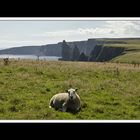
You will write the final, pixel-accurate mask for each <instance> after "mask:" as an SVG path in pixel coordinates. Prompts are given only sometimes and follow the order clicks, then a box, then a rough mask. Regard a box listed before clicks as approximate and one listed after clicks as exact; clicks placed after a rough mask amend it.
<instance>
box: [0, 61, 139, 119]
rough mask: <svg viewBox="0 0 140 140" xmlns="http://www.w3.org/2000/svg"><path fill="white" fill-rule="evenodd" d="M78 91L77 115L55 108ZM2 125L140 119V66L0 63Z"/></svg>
mask: <svg viewBox="0 0 140 140" xmlns="http://www.w3.org/2000/svg"><path fill="white" fill-rule="evenodd" d="M70 87H73V88H78V89H79V90H78V94H79V96H80V97H81V101H82V110H81V111H80V112H79V113H77V114H71V113H68V112H59V111H55V110H54V109H50V108H49V106H48V105H49V100H50V98H51V97H52V96H53V95H54V94H56V93H58V92H64V91H65V90H66V89H68V88H70ZM0 119H1V120H7V119H10V120H11V119H12V120H15V119H16V120H35V119H37V120H120V119H121V120H122V119H123V120H124V119H125V120H134V119H135V120H136V119H140V67H139V66H136V67H134V65H130V64H117V63H94V62H88V63H87V62H63V61H31V60H30V61H29V60H28V61H27V60H26V61H14V60H12V61H11V62H10V64H9V65H7V66H5V65H4V64H3V61H0Z"/></svg>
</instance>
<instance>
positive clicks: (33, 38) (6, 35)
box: [0, 20, 140, 49]
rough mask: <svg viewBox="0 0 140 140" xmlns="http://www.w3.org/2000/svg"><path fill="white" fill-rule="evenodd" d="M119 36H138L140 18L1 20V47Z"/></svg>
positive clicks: (139, 34) (139, 33) (139, 35)
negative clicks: (119, 19)
mask: <svg viewBox="0 0 140 140" xmlns="http://www.w3.org/2000/svg"><path fill="white" fill-rule="evenodd" d="M121 37H140V20H136V21H134V20H133V21H131V20H127V21H126V20H125V21H123V20H121V21H117V20H116V21H114V20H113V21H111V20H93V21H91V20H89V21H86V20H80V21H78V20H77V21H76V20H73V21H70V20H68V21H66V20H65V21H64V20H61V21H60V20H56V21H48V20H47V21H46V20H41V21H40V20H34V21H30V20H25V21H23V20H20V21H15V20H13V21H12V20H0V49H5V48H11V47H20V46H31V45H33V46H34V45H45V44H53V43H58V42H62V41H63V40H66V41H80V40H87V39H89V38H121Z"/></svg>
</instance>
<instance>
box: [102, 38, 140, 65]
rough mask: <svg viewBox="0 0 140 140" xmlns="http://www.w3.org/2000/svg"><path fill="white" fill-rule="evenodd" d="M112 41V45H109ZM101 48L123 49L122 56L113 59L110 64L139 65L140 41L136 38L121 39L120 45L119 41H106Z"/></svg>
mask: <svg viewBox="0 0 140 140" xmlns="http://www.w3.org/2000/svg"><path fill="white" fill-rule="evenodd" d="M112 41H113V42H114V43H111V42H112ZM109 42H110V43H109ZM103 46H104V47H122V48H124V54H123V55H120V56H118V57H116V58H114V59H113V60H112V62H119V63H132V64H140V39H138V38H134V39H132V38H131V39H122V40H121V43H120V40H113V39H106V40H104V44H103Z"/></svg>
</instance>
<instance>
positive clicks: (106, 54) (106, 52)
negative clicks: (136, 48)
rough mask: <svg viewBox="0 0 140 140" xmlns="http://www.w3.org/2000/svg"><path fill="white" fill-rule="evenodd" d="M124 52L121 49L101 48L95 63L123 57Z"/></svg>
mask: <svg viewBox="0 0 140 140" xmlns="http://www.w3.org/2000/svg"><path fill="white" fill-rule="evenodd" d="M123 52H124V48H121V47H101V48H100V52H99V54H98V55H97V57H96V59H95V61H100V62H102V61H108V60H111V59H112V58H114V57H116V56H119V55H121V54H122V53H123Z"/></svg>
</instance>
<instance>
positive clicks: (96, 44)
mask: <svg viewBox="0 0 140 140" xmlns="http://www.w3.org/2000/svg"><path fill="white" fill-rule="evenodd" d="M116 40H117V39H109V40H107V39H88V40H86V41H74V42H66V43H67V45H68V46H69V47H70V55H71V56H70V58H71V57H72V56H73V54H72V52H73V51H72V50H73V49H74V47H75V46H77V48H78V49H79V53H80V54H82V53H84V55H85V56H86V57H88V61H108V60H111V59H112V58H114V57H116V56H118V55H121V54H122V53H123V51H124V48H121V47H107V46H104V43H106V42H107V41H108V42H107V43H108V44H109V42H111V43H112V42H113V43H118V42H117V41H118V40H117V41H116ZM119 43H125V42H123V41H122V40H119ZM62 48H63V47H62V42H59V43H57V44H48V45H41V46H23V47H17V48H10V49H5V50H0V54H18V55H21V54H24V55H46V56H58V57H62Z"/></svg>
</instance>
